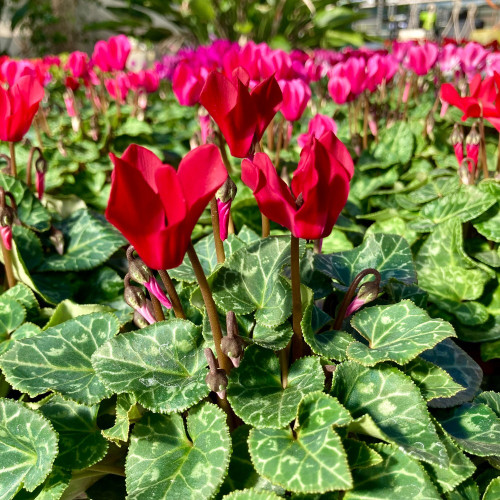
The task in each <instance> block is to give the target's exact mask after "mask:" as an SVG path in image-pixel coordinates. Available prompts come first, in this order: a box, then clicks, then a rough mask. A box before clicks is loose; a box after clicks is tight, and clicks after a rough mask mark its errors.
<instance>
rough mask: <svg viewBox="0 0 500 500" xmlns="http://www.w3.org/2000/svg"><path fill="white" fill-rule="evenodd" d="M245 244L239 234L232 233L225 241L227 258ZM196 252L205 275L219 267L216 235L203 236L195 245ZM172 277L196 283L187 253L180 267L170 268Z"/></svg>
mask: <svg viewBox="0 0 500 500" xmlns="http://www.w3.org/2000/svg"><path fill="white" fill-rule="evenodd" d="M244 246H245V243H244V242H243V241H242V240H240V239H239V237H238V236H235V235H234V234H230V235H229V236H228V237H227V239H226V240H225V241H224V252H225V254H226V259H227V258H228V257H229V256H230V255H231V254H232V253H234V252H236V250H238V249H240V248H242V247H244ZM194 249H195V250H196V254H197V255H198V258H199V259H200V264H201V267H202V268H203V271H204V273H205V276H210V275H211V274H212V273H213V272H214V271H215V269H216V268H217V265H218V264H217V253H216V251H215V243H214V235H213V234H209V235H208V236H205V238H202V239H201V240H200V241H198V242H197V243H196V244H195V245H194ZM168 273H169V275H170V277H171V278H174V279H176V280H179V281H186V282H188V283H195V282H196V276H195V274H194V271H193V266H192V265H191V261H190V260H189V257H188V256H187V255H186V256H185V257H184V260H183V261H182V264H181V265H180V266H179V267H176V268H174V269H170V270H169V271H168Z"/></svg>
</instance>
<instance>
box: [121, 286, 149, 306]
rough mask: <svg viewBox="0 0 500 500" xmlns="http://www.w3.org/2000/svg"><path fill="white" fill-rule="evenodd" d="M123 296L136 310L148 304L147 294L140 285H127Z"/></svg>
mask: <svg viewBox="0 0 500 500" xmlns="http://www.w3.org/2000/svg"><path fill="white" fill-rule="evenodd" d="M123 298H124V299H125V302H126V303H127V304H128V305H129V306H130V307H131V308H132V309H134V310H136V311H137V310H139V309H140V308H141V307H143V306H145V305H146V295H145V293H144V292H143V291H142V290H141V289H140V288H139V287H138V286H132V285H128V286H126V287H125V291H124V292H123Z"/></svg>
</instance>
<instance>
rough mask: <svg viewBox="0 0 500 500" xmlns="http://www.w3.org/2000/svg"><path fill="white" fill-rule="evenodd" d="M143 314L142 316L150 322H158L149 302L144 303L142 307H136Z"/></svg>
mask: <svg viewBox="0 0 500 500" xmlns="http://www.w3.org/2000/svg"><path fill="white" fill-rule="evenodd" d="M136 310H137V311H138V312H139V313H140V314H141V315H142V317H143V318H144V319H145V320H146V321H147V322H148V323H149V324H150V325H152V324H153V323H156V320H155V318H154V316H153V314H152V313H151V311H150V310H149V308H148V306H147V304H144V305H142V306H141V307H138V308H137V309H136Z"/></svg>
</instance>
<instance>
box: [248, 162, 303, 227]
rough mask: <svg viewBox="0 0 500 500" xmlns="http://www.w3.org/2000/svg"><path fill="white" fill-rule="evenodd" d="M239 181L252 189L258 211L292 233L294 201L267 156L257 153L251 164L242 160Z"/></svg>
mask: <svg viewBox="0 0 500 500" xmlns="http://www.w3.org/2000/svg"><path fill="white" fill-rule="evenodd" d="M241 180H242V181H243V182H244V183H245V184H246V185H247V186H249V187H250V189H252V191H253V193H254V196H255V199H256V200H257V205H258V206H259V209H260V211H261V212H262V213H263V214H264V215H265V216H266V217H268V218H269V219H271V220H273V221H274V222H277V223H278V224H281V225H282V226H285V227H287V228H288V229H290V230H291V231H292V232H293V227H294V217H295V212H296V205H295V200H294V199H293V196H292V194H291V193H290V189H289V188H288V186H287V185H286V184H285V182H284V181H283V180H282V179H281V178H280V177H279V176H278V173H277V172H276V168H275V167H274V165H273V164H272V162H271V160H270V159H269V156H267V155H266V154H265V153H257V154H256V155H255V157H254V160H253V162H252V161H250V160H248V159H245V160H243V162H242V164H241Z"/></svg>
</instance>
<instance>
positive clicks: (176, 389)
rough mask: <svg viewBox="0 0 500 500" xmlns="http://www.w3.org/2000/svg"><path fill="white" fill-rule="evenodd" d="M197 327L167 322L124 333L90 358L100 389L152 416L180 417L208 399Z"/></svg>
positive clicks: (202, 343)
mask: <svg viewBox="0 0 500 500" xmlns="http://www.w3.org/2000/svg"><path fill="white" fill-rule="evenodd" d="M204 347H205V344H204V341H203V336H202V334H201V327H198V326H196V325H194V324H193V323H191V322H190V321H186V320H181V319H172V320H170V321H162V322H159V323H155V324H153V325H151V326H148V327H146V328H143V329H142V330H139V331H136V332H132V333H124V334H122V335H119V336H118V337H116V338H114V339H112V340H110V341H109V342H107V343H106V344H104V345H103V346H102V347H100V348H99V349H98V350H97V351H96V352H95V354H94V355H93V357H92V363H93V365H94V368H95V370H96V372H97V374H98V375H99V378H100V379H101V380H102V382H103V383H104V385H105V386H106V387H107V388H108V389H109V390H110V391H113V392H116V393H118V394H121V393H124V392H129V393H131V394H133V395H134V396H135V397H136V398H137V401H138V402H139V403H140V404H141V405H143V406H144V407H145V408H148V409H150V410H153V411H157V412H167V413H172V412H180V411H184V410H185V409H187V408H189V407H190V406H193V405H194V404H195V403H197V402H198V401H200V400H201V399H203V398H204V397H205V396H207V395H208V393H209V392H210V391H209V388H208V386H207V384H206V383H205V377H206V374H207V369H206V366H207V362H206V359H205V355H204V353H203V349H204Z"/></svg>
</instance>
